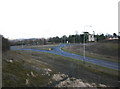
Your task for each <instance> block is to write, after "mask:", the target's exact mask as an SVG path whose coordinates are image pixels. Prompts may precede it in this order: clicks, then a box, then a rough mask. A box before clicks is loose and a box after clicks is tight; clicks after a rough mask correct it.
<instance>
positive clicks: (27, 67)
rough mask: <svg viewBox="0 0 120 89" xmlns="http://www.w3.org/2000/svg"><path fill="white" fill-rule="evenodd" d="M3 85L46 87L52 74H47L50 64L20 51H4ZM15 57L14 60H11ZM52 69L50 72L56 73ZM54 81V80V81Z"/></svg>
mask: <svg viewBox="0 0 120 89" xmlns="http://www.w3.org/2000/svg"><path fill="white" fill-rule="evenodd" d="M2 59H3V61H2V63H3V66H2V68H3V72H2V76H3V78H2V80H3V81H2V84H3V87H27V86H30V87H35V86H36V87H44V86H49V85H50V81H52V80H51V76H48V75H47V74H46V72H47V71H46V69H48V68H50V65H48V64H46V63H44V62H42V61H38V60H35V59H32V58H31V57H30V56H29V55H26V54H24V53H22V52H19V51H7V52H4V53H3V58H2ZM11 59H13V61H12V62H10V61H9V60H11ZM54 73H55V71H54V70H52V72H50V74H51V75H52V74H54ZM52 82H54V81H52Z"/></svg>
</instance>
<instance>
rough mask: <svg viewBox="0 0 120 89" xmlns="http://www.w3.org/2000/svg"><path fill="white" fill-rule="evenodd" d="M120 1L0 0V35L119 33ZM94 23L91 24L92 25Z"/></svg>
mask: <svg viewBox="0 0 120 89" xmlns="http://www.w3.org/2000/svg"><path fill="white" fill-rule="evenodd" d="M118 1H119V0H0V34H2V35H3V36H5V37H7V38H10V39H16V38H41V37H45V38H47V37H54V36H60V37H61V36H63V35H67V36H68V35H71V34H75V32H76V31H77V32H78V34H81V33H82V32H83V31H84V27H85V30H86V31H90V32H92V31H95V33H96V34H97V33H98V34H99V33H104V34H106V33H110V34H112V33H114V32H115V33H118ZM89 25H91V26H92V27H89Z"/></svg>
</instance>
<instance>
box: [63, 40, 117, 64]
mask: <svg viewBox="0 0 120 89" xmlns="http://www.w3.org/2000/svg"><path fill="white" fill-rule="evenodd" d="M62 49H63V50H64V51H67V52H71V53H74V54H78V55H83V46H82V45H77V46H67V47H64V48H62ZM86 56H88V57H93V58H97V59H101V60H107V61H113V62H118V43H117V42H116V41H115V42H113V41H112V42H111V41H107V42H99V43H96V44H89V45H86Z"/></svg>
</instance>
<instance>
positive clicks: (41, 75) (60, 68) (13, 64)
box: [2, 51, 118, 87]
mask: <svg viewBox="0 0 120 89" xmlns="http://www.w3.org/2000/svg"><path fill="white" fill-rule="evenodd" d="M2 59H3V74H2V75H3V87H13V86H14V87H26V86H27V87H46V86H47V87H49V86H59V87H65V86H67V87H68V86H69V87H71V86H76V87H77V86H78V85H81V86H85V85H86V86H88V87H90V86H91V87H101V86H118V77H117V71H114V70H110V71H112V72H111V73H110V71H109V70H108V69H106V70H108V71H106V72H104V70H102V68H101V67H99V66H95V65H94V66H92V65H91V64H89V63H88V64H86V65H83V64H82V63H81V62H80V61H76V60H74V59H71V58H67V57H63V56H59V55H55V54H50V53H43V52H33V51H8V52H4V53H3V58H2ZM10 60H12V61H10ZM103 69H105V68H103ZM114 74H115V75H114ZM55 76H57V77H55ZM55 79H57V80H55ZM68 80H69V81H68ZM78 80H79V81H78ZM63 82H64V83H63ZM76 82H77V83H76ZM78 83H79V84H78Z"/></svg>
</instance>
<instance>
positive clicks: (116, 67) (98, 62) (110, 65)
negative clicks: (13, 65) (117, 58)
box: [11, 44, 120, 70]
mask: <svg viewBox="0 0 120 89" xmlns="http://www.w3.org/2000/svg"><path fill="white" fill-rule="evenodd" d="M74 45H82V44H74ZM64 46H69V44H61V45H60V46H57V47H52V50H50V51H49V50H38V49H24V48H19V49H17V48H14V47H11V49H12V50H31V51H39V52H47V53H53V54H57V55H61V56H65V57H69V58H73V59H76V60H82V61H83V56H81V55H77V54H72V53H68V52H65V51H63V50H61V48H62V47H64ZM85 61H86V62H88V63H92V64H96V65H99V66H103V67H107V68H110V69H114V70H120V65H118V63H115V62H110V61H105V60H100V59H95V58H91V57H86V58H85Z"/></svg>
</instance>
